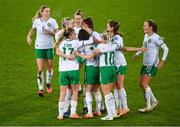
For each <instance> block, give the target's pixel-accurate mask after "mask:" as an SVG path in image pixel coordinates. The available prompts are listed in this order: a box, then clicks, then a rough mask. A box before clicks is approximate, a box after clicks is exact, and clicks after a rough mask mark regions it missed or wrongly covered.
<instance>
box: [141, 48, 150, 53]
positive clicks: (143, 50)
mask: <svg viewBox="0 0 180 127" xmlns="http://www.w3.org/2000/svg"><path fill="white" fill-rule="evenodd" d="M140 51H142V52H145V51H148V48H141V50H140Z"/></svg>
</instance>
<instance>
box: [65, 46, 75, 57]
mask: <svg viewBox="0 0 180 127" xmlns="http://www.w3.org/2000/svg"><path fill="white" fill-rule="evenodd" d="M66 49H67V50H69V51H70V54H72V52H73V51H74V48H66V47H63V53H64V54H66ZM70 54H66V55H70ZM63 60H66V58H63Z"/></svg>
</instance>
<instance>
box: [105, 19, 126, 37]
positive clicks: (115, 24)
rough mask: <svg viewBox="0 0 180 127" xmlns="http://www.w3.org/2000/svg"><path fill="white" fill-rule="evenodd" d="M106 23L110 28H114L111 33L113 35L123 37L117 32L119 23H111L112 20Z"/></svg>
mask: <svg viewBox="0 0 180 127" xmlns="http://www.w3.org/2000/svg"><path fill="white" fill-rule="evenodd" d="M108 23H109V25H110V27H113V28H114V29H113V33H114V34H115V35H120V36H121V37H124V35H123V34H122V33H121V32H119V31H118V30H119V23H118V22H116V21H113V20H109V21H108Z"/></svg>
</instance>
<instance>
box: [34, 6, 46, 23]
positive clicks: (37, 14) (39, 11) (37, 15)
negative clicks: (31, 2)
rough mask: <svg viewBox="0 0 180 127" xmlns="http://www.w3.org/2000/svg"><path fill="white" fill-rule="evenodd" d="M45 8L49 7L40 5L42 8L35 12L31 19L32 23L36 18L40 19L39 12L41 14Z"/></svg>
mask: <svg viewBox="0 0 180 127" xmlns="http://www.w3.org/2000/svg"><path fill="white" fill-rule="evenodd" d="M46 8H49V6H47V5H42V6H41V7H40V8H39V10H38V11H36V14H35V16H34V17H33V18H32V21H34V20H35V19H37V18H40V17H41V12H43V11H44V9H46Z"/></svg>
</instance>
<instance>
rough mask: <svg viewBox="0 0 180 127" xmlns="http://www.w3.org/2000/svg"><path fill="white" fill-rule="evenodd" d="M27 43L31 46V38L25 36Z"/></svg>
mask: <svg viewBox="0 0 180 127" xmlns="http://www.w3.org/2000/svg"><path fill="white" fill-rule="evenodd" d="M27 42H28V44H29V45H30V46H31V44H32V38H31V37H30V36H27Z"/></svg>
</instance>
